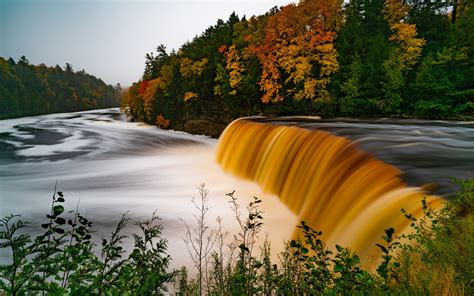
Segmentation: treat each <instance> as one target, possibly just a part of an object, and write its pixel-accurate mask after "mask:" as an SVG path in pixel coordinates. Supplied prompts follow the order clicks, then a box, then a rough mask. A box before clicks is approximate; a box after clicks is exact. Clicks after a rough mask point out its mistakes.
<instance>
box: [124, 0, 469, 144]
mask: <svg viewBox="0 0 474 296" xmlns="http://www.w3.org/2000/svg"><path fill="white" fill-rule="evenodd" d="M473 24H474V13H473V10H472V4H471V2H468V1H456V2H455V3H454V5H452V4H451V3H449V2H439V1H414V2H410V4H408V2H405V1H400V0H351V1H350V2H349V3H347V4H343V3H342V2H341V1H336V0H304V1H300V2H299V4H289V5H287V6H284V7H280V8H277V7H275V8H273V9H271V10H270V11H269V12H268V13H266V14H264V15H260V16H252V17H251V18H249V19H247V18H246V17H243V18H240V17H239V16H237V15H236V14H232V15H231V16H230V17H229V19H228V20H227V21H223V20H218V21H217V24H216V25H214V26H212V27H210V28H208V29H207V30H206V31H205V32H204V33H202V34H201V35H200V36H196V37H195V38H194V39H193V40H192V41H190V42H186V43H185V44H184V45H182V47H181V48H180V49H179V50H177V51H175V50H173V51H171V52H168V51H167V50H166V48H165V46H163V45H159V46H158V47H157V48H156V52H154V53H148V54H146V63H145V70H144V73H143V76H142V78H141V79H140V80H139V81H137V82H135V83H134V84H133V85H132V86H131V87H130V89H129V90H128V92H127V93H126V94H125V96H124V100H123V103H122V104H123V107H124V109H125V110H126V111H127V112H128V113H129V114H130V115H132V116H133V118H134V119H135V120H138V121H144V122H147V123H151V124H156V125H158V126H160V127H162V128H168V127H169V128H174V129H183V130H187V131H190V132H201V133H207V134H210V135H213V134H218V131H217V132H216V131H213V130H212V129H211V128H210V127H211V126H216V127H217V129H219V128H220V127H222V126H225V124H227V123H228V122H230V121H231V120H233V119H235V118H238V117H241V116H249V115H293V114H298V115H320V116H324V117H336V116H345V117H392V118H427V119H458V120H465V119H472V118H473V116H474V101H473V99H474V81H473V79H472V77H474V67H473V57H474V54H473V43H474V42H473V35H472V32H473V31H474V28H473ZM470 32H471V33H470Z"/></svg>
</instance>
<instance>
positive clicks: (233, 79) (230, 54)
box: [224, 44, 244, 89]
mask: <svg viewBox="0 0 474 296" xmlns="http://www.w3.org/2000/svg"><path fill="white" fill-rule="evenodd" d="M224 56H225V58H226V69H227V70H228V71H229V85H230V87H231V88H233V89H236V88H237V86H238V85H239V83H240V81H241V80H242V72H244V69H243V68H242V64H241V62H240V60H241V56H240V53H239V50H238V49H236V47H235V44H233V45H231V46H230V47H229V48H228V49H227V51H224Z"/></svg>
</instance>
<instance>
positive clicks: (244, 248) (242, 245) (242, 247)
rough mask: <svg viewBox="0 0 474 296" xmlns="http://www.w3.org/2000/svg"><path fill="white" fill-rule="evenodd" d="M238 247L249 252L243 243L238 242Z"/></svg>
mask: <svg viewBox="0 0 474 296" xmlns="http://www.w3.org/2000/svg"><path fill="white" fill-rule="evenodd" d="M239 248H240V249H241V250H242V251H245V252H250V249H249V248H247V247H246V246H245V245H244V244H240V246H239Z"/></svg>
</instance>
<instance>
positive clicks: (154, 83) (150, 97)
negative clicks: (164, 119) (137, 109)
mask: <svg viewBox="0 0 474 296" xmlns="http://www.w3.org/2000/svg"><path fill="white" fill-rule="evenodd" d="M165 88H166V84H165V81H164V79H163V78H162V77H158V78H156V79H152V80H149V81H148V86H147V88H146V90H145V92H144V93H143V111H144V112H145V114H146V117H147V119H148V120H149V121H151V120H152V116H153V108H154V104H155V100H156V92H157V91H158V90H160V89H165Z"/></svg>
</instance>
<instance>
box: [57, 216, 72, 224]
mask: <svg viewBox="0 0 474 296" xmlns="http://www.w3.org/2000/svg"><path fill="white" fill-rule="evenodd" d="M69 221H70V220H69ZM54 222H56V223H58V224H59V225H63V224H66V219H64V218H61V217H58V218H56V220H54Z"/></svg>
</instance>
